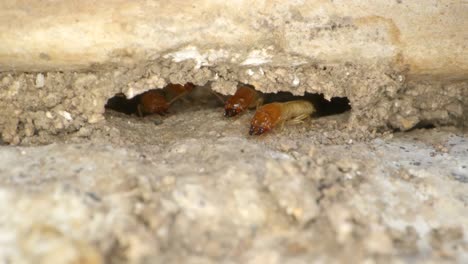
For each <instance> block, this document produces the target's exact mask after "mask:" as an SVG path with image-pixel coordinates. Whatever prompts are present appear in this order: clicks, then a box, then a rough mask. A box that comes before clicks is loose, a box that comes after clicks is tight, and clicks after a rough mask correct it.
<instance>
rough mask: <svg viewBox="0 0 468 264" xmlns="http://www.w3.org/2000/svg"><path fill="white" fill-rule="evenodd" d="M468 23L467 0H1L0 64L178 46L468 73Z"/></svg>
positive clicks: (182, 53)
mask: <svg viewBox="0 0 468 264" xmlns="http://www.w3.org/2000/svg"><path fill="white" fill-rule="evenodd" d="M466 28H468V4H467V2H466V1H463V0H458V1H457V0H432V1H405V0H399V1H387V0H377V1H363V0H353V1H322V0H305V1H275V0H270V1H268V0H264V1H242V0H239V1H218V0H204V1H202V0H200V1H181V0H178V1H147V0H146V1H143V0H137V1H124V0H112V1H111V0H103V1H95V0H84V1H73V0H63V1H54V0H46V1H34V0H29V1H28V0H22V1H6V0H3V1H0V39H1V40H2V43H1V45H0V71H1V70H3V71H5V70H18V71H45V70H64V69H73V70H87V69H90V68H95V67H96V65H97V64H108V63H113V62H118V63H122V62H126V63H138V62H142V61H144V60H146V59H149V58H157V57H159V56H164V55H168V54H170V53H172V54H173V56H172V57H173V59H174V60H183V59H186V58H196V59H197V60H198V62H199V63H200V64H202V65H205V64H217V63H222V61H230V62H234V63H238V64H242V63H244V64H249V63H250V64H275V63H277V64H300V63H304V62H307V61H308V60H312V61H325V62H327V63H342V62H346V61H356V60H358V61H360V62H366V61H368V62H371V63H376V62H382V61H385V62H395V63H397V64H402V65H406V66H408V67H409V70H410V73H411V74H415V75H429V76H442V77H448V78H450V79H460V78H461V79H466V77H467V75H468V73H467V72H468V51H467V50H468V49H467V43H468V41H467V38H468V31H467V30H466ZM176 51H179V52H178V53H176V54H175V55H174V52H176Z"/></svg>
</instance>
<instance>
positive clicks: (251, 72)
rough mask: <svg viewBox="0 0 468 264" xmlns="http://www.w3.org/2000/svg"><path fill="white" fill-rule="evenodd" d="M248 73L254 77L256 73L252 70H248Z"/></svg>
mask: <svg viewBox="0 0 468 264" xmlns="http://www.w3.org/2000/svg"><path fill="white" fill-rule="evenodd" d="M246 73H247V74H248V75H250V76H252V75H254V71H252V69H248V70H247V71H246Z"/></svg>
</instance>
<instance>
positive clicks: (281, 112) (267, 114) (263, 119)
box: [249, 100, 316, 135]
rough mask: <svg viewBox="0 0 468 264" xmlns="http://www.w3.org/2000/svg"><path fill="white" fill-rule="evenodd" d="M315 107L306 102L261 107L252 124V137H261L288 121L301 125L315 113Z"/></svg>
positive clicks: (296, 101) (299, 101)
mask: <svg viewBox="0 0 468 264" xmlns="http://www.w3.org/2000/svg"><path fill="white" fill-rule="evenodd" d="M315 111H316V110H315V107H314V105H313V104H312V103H311V102H309V101H306V100H295V101H289V102H284V103H278V102H277V103H271V104H266V105H264V106H262V107H260V108H259V109H258V110H257V111H256V112H255V115H254V117H253V118H252V120H251V122H250V130H249V134H250V135H261V134H263V133H265V132H268V131H270V130H271V129H272V128H274V127H275V126H277V125H283V124H284V123H285V122H286V121H288V120H292V121H293V122H294V123H301V122H303V120H304V119H306V118H307V117H309V116H310V115H311V114H313V113H314V112H315Z"/></svg>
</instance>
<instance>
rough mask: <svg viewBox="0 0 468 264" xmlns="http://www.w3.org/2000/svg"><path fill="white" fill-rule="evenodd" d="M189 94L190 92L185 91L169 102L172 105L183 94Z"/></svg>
mask: <svg viewBox="0 0 468 264" xmlns="http://www.w3.org/2000/svg"><path fill="white" fill-rule="evenodd" d="M187 94H188V92H183V93H181V94H179V95H177V96H176V97H174V98H172V99H171V100H170V101H169V102H168V104H169V105H172V104H173V103H174V102H175V101H177V100H179V99H180V98H181V97H183V96H185V95H187Z"/></svg>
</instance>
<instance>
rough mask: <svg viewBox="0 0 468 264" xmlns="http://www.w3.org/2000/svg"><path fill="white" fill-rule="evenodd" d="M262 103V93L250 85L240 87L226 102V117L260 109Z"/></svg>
mask: <svg viewBox="0 0 468 264" xmlns="http://www.w3.org/2000/svg"><path fill="white" fill-rule="evenodd" d="M262 103H263V96H262V94H261V93H260V92H257V91H256V90H255V89H254V88H253V87H251V86H248V85H242V86H239V88H237V91H236V93H235V94H234V95H233V96H231V97H230V98H229V99H228V100H227V101H226V103H225V105H224V116H226V117H233V116H236V115H238V114H240V113H241V112H243V111H245V110H247V109H250V108H255V107H258V106H260V105H261V104H262Z"/></svg>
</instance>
